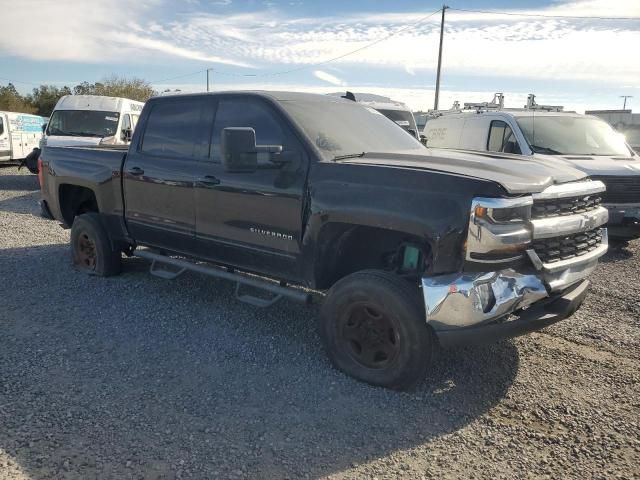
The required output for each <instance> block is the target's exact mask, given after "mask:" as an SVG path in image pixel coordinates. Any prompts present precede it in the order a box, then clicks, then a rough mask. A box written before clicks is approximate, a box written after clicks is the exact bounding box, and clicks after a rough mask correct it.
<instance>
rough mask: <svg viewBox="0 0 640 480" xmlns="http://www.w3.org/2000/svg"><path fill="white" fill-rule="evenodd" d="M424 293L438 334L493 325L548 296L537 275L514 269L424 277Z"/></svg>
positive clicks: (428, 321) (428, 316)
mask: <svg viewBox="0 0 640 480" xmlns="http://www.w3.org/2000/svg"><path fill="white" fill-rule="evenodd" d="M422 293H423V295H424V304H425V310H426V314H427V323H428V324H429V325H430V326H431V327H433V329H434V330H436V332H437V331H438V330H447V329H452V328H462V327H469V326H475V325H479V324H482V323H485V322H490V321H492V320H495V319H498V318H500V317H504V316H505V315H508V314H510V313H511V312H513V311H515V310H518V309H520V308H524V307H527V306H529V305H531V304H533V303H535V302H537V301H538V300H542V299H543V298H546V297H548V296H549V294H548V293H547V289H546V288H545V286H544V284H543V283H542V280H541V279H540V278H538V277H537V276H536V275H532V274H521V273H518V272H516V271H514V270H512V269H507V270H502V271H498V272H488V273H487V272H482V273H465V274H451V275H442V276H438V277H424V278H423V279H422Z"/></svg>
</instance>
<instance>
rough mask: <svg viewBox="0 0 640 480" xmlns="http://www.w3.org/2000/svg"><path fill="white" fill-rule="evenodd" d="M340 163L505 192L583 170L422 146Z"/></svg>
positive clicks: (570, 177)
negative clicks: (479, 183) (472, 181)
mask: <svg viewBox="0 0 640 480" xmlns="http://www.w3.org/2000/svg"><path fill="white" fill-rule="evenodd" d="M341 162H344V163H355V164H368V165H380V166H388V167H395V168H412V169H419V170H435V171H440V172H449V173H454V174H457V175H464V176H467V177H475V178H481V179H484V180H489V181H492V182H496V183H498V184H500V185H502V187H503V188H504V189H505V190H506V191H507V192H509V193H511V194H514V195H517V194H523V193H537V192H541V191H542V190H544V189H545V188H547V187H549V186H550V185H553V184H557V183H567V182H575V181H577V180H581V179H583V178H585V177H586V176H587V175H586V174H585V173H584V172H581V171H580V170H578V169H576V168H574V167H572V166H571V165H570V164H568V163H566V164H565V163H564V162H558V161H557V160H548V159H544V158H533V157H529V156H527V157H523V156H522V155H510V154H492V153H467V152H460V151H454V150H442V149H435V148H425V149H424V152H423V153H417V154H416V153H414V152H413V151H412V153H411V154H402V153H367V154H366V155H364V156H363V157H360V158H350V159H348V160H341Z"/></svg>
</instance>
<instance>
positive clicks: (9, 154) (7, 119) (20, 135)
mask: <svg viewBox="0 0 640 480" xmlns="http://www.w3.org/2000/svg"><path fill="white" fill-rule="evenodd" d="M45 122H46V119H45V118H43V117H39V116H38V115H31V114H28V113H17V112H0V163H17V162H20V161H21V160H23V159H24V158H25V157H27V156H28V155H29V154H30V153H31V152H32V151H33V149H34V148H38V146H39V145H40V139H41V138H42V126H43V125H44V123H45Z"/></svg>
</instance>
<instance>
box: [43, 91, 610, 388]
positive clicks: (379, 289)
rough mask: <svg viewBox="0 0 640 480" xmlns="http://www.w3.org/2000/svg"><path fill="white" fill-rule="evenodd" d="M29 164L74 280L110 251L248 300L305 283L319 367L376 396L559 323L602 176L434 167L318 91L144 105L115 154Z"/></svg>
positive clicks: (597, 240)
mask: <svg viewBox="0 0 640 480" xmlns="http://www.w3.org/2000/svg"><path fill="white" fill-rule="evenodd" d="M40 161H41V162H42V169H41V171H42V174H41V179H40V180H41V187H42V197H43V200H44V201H45V202H46V203H47V204H48V205H49V207H50V209H51V212H52V213H53V215H54V216H55V218H56V219H57V220H59V221H60V222H62V224H63V225H66V226H67V227H71V251H72V257H73V260H74V263H75V265H76V266H77V267H78V268H79V269H80V270H83V271H85V272H87V273H89V274H92V275H102V276H107V275H115V274H117V273H119V272H120V268H121V253H122V252H125V253H126V254H127V255H135V256H139V257H142V258H145V259H149V260H151V261H152V262H153V263H152V265H151V272H152V273H154V274H156V275H159V276H161V277H163V278H174V277H175V276H177V275H179V274H181V273H182V272H184V271H185V270H192V271H196V272H200V273H203V274H207V275H211V276H216V277H222V278H225V279H229V280H233V281H235V282H237V288H236V296H237V298H238V299H239V300H242V301H245V302H247V303H250V304H251V305H256V306H268V305H271V304H272V303H274V302H275V301H277V300H278V299H280V298H281V297H287V298H290V299H293V300H298V301H302V302H307V301H309V300H310V293H309V291H308V290H303V289H300V288H298V287H299V286H303V287H308V288H310V289H313V290H315V291H316V293H317V294H318V296H320V297H322V298H323V305H322V309H321V315H320V324H319V330H320V336H321V339H322V341H323V342H324V345H325V347H326V350H327V353H328V355H329V357H330V358H331V360H332V361H333V363H334V364H335V365H336V366H337V367H338V368H340V369H341V370H343V371H345V372H346V373H348V374H349V375H352V376H354V377H356V378H358V379H360V380H363V381H365V382H369V383H371V384H374V385H380V386H384V387H391V388H398V389H401V388H407V387H409V386H411V385H412V384H414V383H415V382H417V381H419V380H421V379H422V378H423V375H424V373H425V371H426V370H427V368H428V367H429V364H430V361H431V359H432V358H433V355H434V352H435V351H436V349H437V347H438V345H440V346H451V345H457V344H464V343H473V342H482V341H494V340H497V339H499V338H505V337H512V336H517V335H521V334H524V333H527V332H530V331H532V330H536V329H539V328H542V327H544V326H547V325H549V324H551V323H554V322H557V321H559V320H562V319H564V318H566V317H568V316H570V315H571V314H573V312H574V311H575V310H576V309H577V308H578V307H579V306H580V305H581V303H582V301H583V299H584V297H585V295H586V292H587V289H588V285H589V282H588V280H587V277H588V275H589V274H590V273H591V272H592V271H593V270H594V268H595V267H596V264H597V261H598V258H599V257H600V256H602V255H604V253H605V252H606V251H607V231H606V229H605V228H602V225H603V224H604V223H605V222H606V221H607V211H606V209H604V208H602V207H600V206H599V205H598V198H599V195H600V194H601V193H602V191H604V185H603V184H602V183H601V182H594V181H588V180H585V174H584V173H582V172H580V171H579V170H576V169H574V168H572V167H570V166H568V165H563V164H558V163H547V164H545V163H544V162H522V161H520V160H519V159H517V158H513V156H509V155H503V154H496V155H479V154H468V153H467V154H465V153H451V152H449V153H448V154H447V158H444V157H443V156H441V155H438V154H436V153H433V152H431V151H429V150H428V149H426V148H424V146H423V145H422V144H421V143H420V142H418V141H417V140H416V139H414V138H412V137H411V136H409V135H407V134H406V133H405V132H403V131H402V130H401V129H399V128H397V127H396V126H395V125H393V123H391V122H389V121H388V120H387V119H386V118H384V117H383V116H382V115H380V114H379V113H378V112H376V111H375V110H373V109H372V108H368V107H364V106H362V105H361V104H358V103H356V102H352V101H347V100H343V99H341V98H335V97H330V96H323V95H312V94H302V93H287V92H272V93H270V92H229V93H216V94H193V95H180V96H172V97H171V96H164V97H155V98H152V99H151V100H149V101H148V102H147V104H146V105H145V107H144V110H143V112H142V115H141V117H140V122H139V124H138V127H137V128H136V131H135V133H134V135H133V140H132V142H131V145H130V147H129V151H128V153H126V152H122V151H118V150H114V149H108V148H100V147H94V148H60V147H49V146H46V147H45V148H44V151H43V154H42V156H41V158H40ZM577 207H579V209H580V210H579V212H580V213H579V214H577V213H576V212H577V210H576V208H577ZM558 244H561V248H560V249H558V248H557V245H558ZM143 247H146V248H143ZM178 256H179V257H180V258H177V257H178ZM202 262H208V263H202ZM242 272H251V273H254V274H258V275H260V276H262V278H261V277H256V276H255V275H246V274H245V273H242ZM268 279H270V280H268ZM292 285H294V286H298V287H295V288H294V287H292ZM246 286H250V287H252V288H253V289H256V288H259V289H262V290H264V291H267V292H270V293H271V295H272V296H271V297H270V298H264V297H258V296H257V295H256V294H255V293H248V292H247V291H246V290H245V287H246ZM121 300H122V301H126V300H125V299H121ZM512 314H514V315H515V317H512V316H511V315H512ZM301 321H303V319H301Z"/></svg>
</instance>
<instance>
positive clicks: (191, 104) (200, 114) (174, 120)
mask: <svg viewBox="0 0 640 480" xmlns="http://www.w3.org/2000/svg"><path fill="white" fill-rule="evenodd" d="M206 105H207V102H203V101H202V99H199V98H184V99H177V100H171V101H165V102H158V103H157V104H156V105H154V106H153V108H152V110H151V112H150V113H149V117H148V118H147V125H146V129H145V132H144V138H143V140H142V148H141V151H142V152H143V153H146V154H148V155H155V156H161V157H179V158H185V159H203V158H206V157H207V156H208V153H209V136H208V133H209V125H210V124H209V125H207V122H206V120H205V118H204V109H205V107H206Z"/></svg>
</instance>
